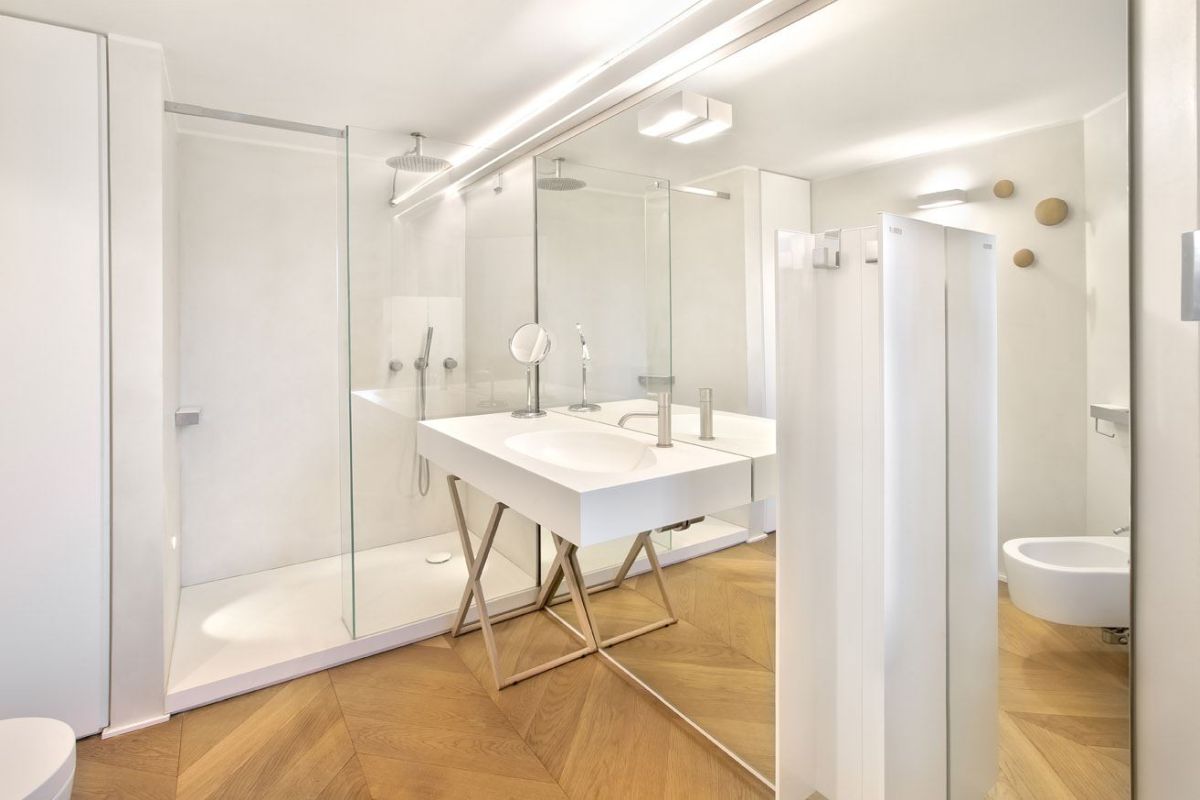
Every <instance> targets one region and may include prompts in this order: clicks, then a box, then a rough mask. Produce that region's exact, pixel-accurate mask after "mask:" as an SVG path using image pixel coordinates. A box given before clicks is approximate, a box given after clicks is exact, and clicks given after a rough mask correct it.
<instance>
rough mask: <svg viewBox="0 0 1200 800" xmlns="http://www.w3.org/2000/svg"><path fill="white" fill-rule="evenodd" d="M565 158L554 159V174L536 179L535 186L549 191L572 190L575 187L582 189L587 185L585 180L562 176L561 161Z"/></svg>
mask: <svg viewBox="0 0 1200 800" xmlns="http://www.w3.org/2000/svg"><path fill="white" fill-rule="evenodd" d="M565 160H566V159H563V158H556V159H554V174H553V175H547V176H546V177H544V178H538V179H537V188H539V189H545V190H546V191H549V192H573V191H575V190H576V189H582V188H583V187H585V186H587V183H586V182H585V181H581V180H579V178H564V177H563V174H562V165H563V161H565Z"/></svg>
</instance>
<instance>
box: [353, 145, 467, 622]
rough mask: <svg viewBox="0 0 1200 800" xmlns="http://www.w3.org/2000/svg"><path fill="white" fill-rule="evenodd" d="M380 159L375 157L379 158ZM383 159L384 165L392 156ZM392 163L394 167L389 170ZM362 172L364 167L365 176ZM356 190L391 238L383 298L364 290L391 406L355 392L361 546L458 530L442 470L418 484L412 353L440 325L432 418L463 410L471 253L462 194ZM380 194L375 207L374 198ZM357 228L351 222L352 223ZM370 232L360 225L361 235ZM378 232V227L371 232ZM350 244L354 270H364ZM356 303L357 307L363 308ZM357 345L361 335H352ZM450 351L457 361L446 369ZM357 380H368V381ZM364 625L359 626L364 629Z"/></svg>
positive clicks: (430, 387) (363, 215)
mask: <svg viewBox="0 0 1200 800" xmlns="http://www.w3.org/2000/svg"><path fill="white" fill-rule="evenodd" d="M378 163H379V162H378V161H376V162H375V164H378ZM381 166H384V168H385V169H386V165H381ZM373 167H374V164H372V162H367V163H360V164H356V165H355V174H356V175H363V173H364V172H366V171H367V170H369V169H372V168H373ZM388 172H390V170H388ZM364 177H365V176H364ZM351 185H352V189H353V190H354V191H355V193H356V199H355V203H354V205H355V207H356V208H357V214H356V217H357V224H358V226H359V227H361V226H363V225H372V226H376V227H379V228H381V229H382V231H383V233H385V234H388V235H389V237H390V243H389V245H388V247H387V248H386V249H384V250H380V251H377V254H378V255H379V256H381V257H383V259H384V261H383V266H382V267H380V268H381V269H383V270H384V271H385V273H386V275H387V279H386V281H384V282H382V283H381V284H379V286H380V288H381V289H382V290H383V291H384V292H385V294H383V295H382V296H378V297H365V296H364V295H362V294H359V295H358V296H359V297H360V301H361V302H362V303H364V304H366V305H367V306H368V308H367V312H366V313H368V314H370V313H373V312H372V311H371V307H372V306H377V307H378V308H380V309H382V314H381V318H380V319H381V324H382V327H381V328H380V329H379V331H378V334H377V335H378V336H379V337H380V339H381V340H382V342H381V343H380V344H376V345H371V346H368V347H367V348H365V350H362V351H360V350H356V359H357V361H356V363H360V364H363V363H364V362H366V363H365V369H366V374H367V376H368V378H364V380H367V379H369V378H370V377H371V376H373V377H375V378H376V379H378V378H380V377H382V378H383V383H382V384H380V385H379V386H378V388H380V389H383V390H385V392H386V393H387V396H388V397H389V398H390V400H391V401H392V402H394V405H393V406H392V407H390V408H385V407H383V406H381V405H378V404H376V403H373V402H371V401H369V400H367V399H365V398H363V397H360V396H355V397H354V398H353V399H352V401H351V402H352V403H353V425H354V465H355V474H354V502H355V506H354V533H355V540H354V543H355V548H356V549H357V550H363V549H367V548H371V547H378V546H381V545H387V544H393V543H396V542H402V541H410V540H413V539H420V538H424V537H426V536H431V535H434V534H438V533H445V532H447V531H450V530H453V529H454V515H453V513H452V512H451V508H450V500H449V497H448V495H447V490H446V482H445V474H444V473H443V472H441V471H440V470H438V469H437V468H436V467H433V468H432V469H431V472H430V484H429V489H428V494H427V495H425V496H422V495H421V494H420V492H419V487H418V474H419V470H418V457H417V451H416V425H417V420H418V418H419V415H420V411H419V391H418V385H419V377H420V373H419V372H418V371H417V369H416V368H415V361H416V359H417V357H418V356H419V355H421V353H422V348H423V347H424V341H425V334H426V329H427V328H428V327H429V326H432V327H433V329H434V333H433V341H432V346H431V348H430V356H429V360H430V367H429V369H428V371H427V374H426V381H427V383H426V415H427V417H428V418H429V419H436V418H438V417H446V416H458V415H460V414H463V413H466V403H467V400H466V396H465V392H464V391H463V388H464V383H465V380H466V374H467V371H468V370H467V359H466V353H465V350H466V347H465V342H464V339H463V337H464V331H465V321H464V318H463V315H464V310H465V309H464V304H465V300H464V296H463V294H464V292H463V282H464V279H465V259H466V207H465V204H464V202H463V199H462V198H461V197H460V196H458V195H455V196H453V197H442V196H438V197H437V198H435V199H434V200H432V201H431V202H428V203H425V204H424V205H422V206H420V207H418V208H416V209H413V210H412V211H409V212H407V213H405V214H402V215H399V216H395V217H394V216H393V215H394V214H395V212H394V211H393V210H392V209H391V208H390V207H389V206H388V205H387V203H386V202H385V201H386V196H384V195H380V194H373V193H371V191H370V189H371V188H372V186H371V185H370V184H368V185H367V186H366V187H364V186H362V185H358V184H355V183H353V182H352V184H351ZM372 200H374V201H375V202H374V209H373V211H374V214H372V213H371V211H372V209H371V207H370V206H371V201H372ZM352 227H353V226H352ZM359 235H363V234H361V233H360V234H359ZM367 235H370V236H373V235H375V234H367ZM357 252H358V250H356V249H355V248H354V247H351V259H352V263H351V271H352V276H353V275H357V270H358V264H357V261H355V260H354V259H355V253H357ZM358 312H359V309H358V308H355V309H353V313H355V314H357V313H358ZM355 345H356V348H357V345H358V343H357V342H356V343H355ZM365 352H370V353H371V354H373V357H377V358H381V359H382V360H383V361H384V362H385V364H386V362H388V361H391V360H393V359H395V360H397V361H400V362H402V363H403V367H402V368H401V369H400V370H399V371H395V372H393V371H390V370H387V369H385V370H383V371H382V372H380V371H378V370H376V369H374V368H373V367H372V366H371V365H370V363H369V362H367V361H366V359H367V358H369V357H372V356H367V355H365V354H364V353H365ZM446 358H454V359H455V360H456V361H457V362H458V364H459V366H458V367H457V368H455V369H452V370H447V369H446V368H445V367H444V366H443V361H444V359H446ZM356 384H358V385H359V386H360V387H363V388H365V385H364V384H360V383H358V381H357V380H356ZM360 633H361V631H360Z"/></svg>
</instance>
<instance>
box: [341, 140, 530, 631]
mask: <svg viewBox="0 0 1200 800" xmlns="http://www.w3.org/2000/svg"><path fill="white" fill-rule="evenodd" d="M476 152H478V151H477V150H476V149H474V148H469V147H466V146H463V145H457V144H453V143H450V142H443V141H438V140H433V139H425V138H422V139H420V140H418V139H416V138H414V137H413V136H412V135H410V134H397V133H391V132H383V131H374V130H369V129H363V128H353V127H352V128H350V129H349V130H348V135H347V155H346V167H347V169H346V181H347V186H348V193H347V207H346V229H347V245H348V252H349V262H348V269H347V273H346V278H347V287H348V296H347V300H348V303H347V306H348V313H347V318H346V320H345V322H346V326H347V328H346V329H347V339H348V341H347V348H346V350H345V353H346V359H347V363H348V376H347V385H346V389H347V392H346V397H347V414H346V416H347V424H346V429H345V430H344V434H345V435H347V436H348V438H349V441H350V448H349V452H350V459H349V465H348V470H347V472H348V476H347V479H346V480H347V482H348V484H349V486H348V492H347V496H348V498H349V502H348V504H347V507H346V508H345V509H344V511H343V516H344V519H346V520H347V521H348V522H349V526H350V531H351V537H350V538H351V541H350V543H349V544H350V547H349V549H348V553H349V555H348V557H347V558H346V564H345V570H344V576H343V586H344V592H343V594H344V596H345V597H346V599H347V605H348V607H349V609H348V610H349V612H350V613H349V614H348V616H350V617H351V618H352V624H353V631H354V635H355V636H356V637H362V636H365V635H370V634H374V633H379V632H381V631H385V630H389V629H393V628H400V627H409V626H413V630H414V634H413V638H419V636H421V635H422V631H426V630H427V631H428V633H425V634H424V635H429V634H432V633H436V632H438V631H440V630H443V629H444V628H445V627H446V626H447V624H448V621H449V617H450V615H451V614H452V612H453V611H454V610H455V609H456V608H457V605H458V602H459V599H460V598H461V595H462V589H463V585H464V582H465V580H466V578H467V570H466V566H465V560H464V557H463V553H462V545H461V537H460V533H459V531H458V528H457V524H456V519H455V516H454V513H453V511H452V506H451V502H450V495H449V489H448V485H447V482H446V474H445V473H444V472H442V471H441V470H440V469H439V468H438V467H437V465H435V464H431V463H429V462H428V461H427V460H425V459H424V458H422V457H421V455H420V454H419V453H418V451H417V429H418V425H419V423H420V422H421V421H423V420H427V419H438V418H444V417H455V416H462V415H466V414H479V413H492V412H501V411H505V410H506V409H508V408H510V407H512V404H513V402H514V401H515V400H516V399H517V398H518V397H519V398H521V399H522V400H523V397H524V394H523V384H521V381H520V378H519V377H518V376H517V375H516V372H517V371H516V370H515V369H513V368H514V367H515V366H516V365H515V364H512V363H511V359H509V358H508V356H507V348H506V343H507V337H508V335H509V334H510V333H511V330H510V329H508V327H507V326H508V325H510V324H511V325H512V327H513V328H515V326H516V324H517V323H518V322H523V321H528V320H529V319H532V314H533V311H532V306H533V293H532V286H533V281H532V274H533V261H532V229H533V220H532V188H531V182H526V183H524V184H523V183H522V181H521V180H520V176H519V174H515V175H514V174H509V175H506V176H505V179H504V181H503V184H502V185H503V188H502V191H499V192H497V191H494V188H495V187H494V185H493V182H492V181H489V180H487V179H485V181H484V182H481V183H480V184H478V185H476V186H473V187H467V188H466V189H465V190H464V191H462V192H453V193H449V194H447V193H445V192H443V193H439V194H437V195H434V196H433V197H432V198H430V199H429V200H427V201H425V202H422V203H420V204H419V205H414V204H413V203H412V202H411V199H410V198H411V197H412V196H413V195H414V193H415V192H417V191H419V190H420V187H421V186H422V185H423V184H424V183H425V182H427V181H429V180H431V179H436V178H437V177H438V175H439V173H440V172H441V171H444V169H445V168H446V166H447V165H448V164H449V165H452V164H455V163H459V162H461V161H462V160H463V158H465V157H466V156H468V155H471V154H473V153H476ZM439 160H440V161H439ZM439 168H440V169H439ZM527 177H529V176H527ZM530 181H531V179H530ZM523 211H524V213H522V212H523ZM522 235H523V237H524V240H525V242H526V248H525V251H526V253H528V257H525V258H523V257H522V249H521V246H520V245H521V238H522ZM504 293H507V297H506V295H505V294H504ZM500 301H505V302H500ZM498 312H502V313H498ZM506 317H511V319H507V318H506ZM460 491H461V492H462V494H463V502H464V512H465V515H466V518H467V523H468V529H469V534H468V535H469V536H470V537H472V542H473V543H474V544H475V546H477V540H475V539H474V538H473V537H474V534H475V531H477V530H482V524H483V522H482V521H481V518H484V517H486V515H487V513H488V512H489V511H490V508H491V505H492V501H491V499H490V498H486V497H484V496H483V495H481V494H480V493H478V492H476V491H474V490H473V489H472V488H470V487H466V486H463V485H461V484H460ZM536 561H537V559H536V537H535V535H534V533H533V527H532V524H531V523H529V522H528V521H524V520H522V519H520V518H519V517H518V516H517V515H516V514H511V513H510V514H509V515H508V516H507V517H506V519H505V524H504V525H503V526H502V527H501V530H500V532H499V534H498V535H497V541H496V545H495V554H494V555H493V557H492V558H491V559H490V560H489V562H488V565H487V569H486V570H485V572H484V575H483V583H484V588H485V591H486V592H487V593H488V596H489V599H490V598H492V597H496V598H498V600H497V603H496V605H497V607H498V608H500V609H503V608H504V607H505V605H506V604H507V603H508V602H509V599H510V598H517V599H520V598H522V597H523V596H524V595H525V594H528V593H530V592H531V591H532V589H533V587H534V586H535V584H536V577H537V575H536ZM513 602H514V603H515V602H516V601H515V600H513Z"/></svg>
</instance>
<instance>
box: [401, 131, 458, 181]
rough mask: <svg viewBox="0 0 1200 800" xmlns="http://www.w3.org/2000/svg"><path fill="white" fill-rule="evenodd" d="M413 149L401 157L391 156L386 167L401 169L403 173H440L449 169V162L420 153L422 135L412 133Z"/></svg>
mask: <svg viewBox="0 0 1200 800" xmlns="http://www.w3.org/2000/svg"><path fill="white" fill-rule="evenodd" d="M412 137H413V148H412V150H409V151H408V152H407V153H405V154H404V155H402V156H392V157H391V158H389V159H388V160H387V165H388V166H389V167H391V168H392V169H402V170H404V171H405V172H442V171H444V170H448V169H450V166H451V165H450V162H449V161H447V160H446V159H444V158H438V157H437V156H427V155H425V154H424V153H422V152H421V141H422V140H423V139H424V138H425V136H424V135H423V134H420V133H414V134H412Z"/></svg>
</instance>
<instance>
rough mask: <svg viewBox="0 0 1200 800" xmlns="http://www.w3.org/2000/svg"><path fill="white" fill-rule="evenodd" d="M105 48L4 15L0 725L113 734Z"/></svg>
mask: <svg viewBox="0 0 1200 800" xmlns="http://www.w3.org/2000/svg"><path fill="white" fill-rule="evenodd" d="M103 59H104V42H103V40H102V39H101V38H100V37H98V36H95V35H93V34H90V33H83V32H80V31H74V30H67V29H65V28H58V27H53V26H50V25H43V24H39V23H35V22H28V21H25V20H17V19H12V18H9V17H0V109H3V112H2V113H0V275H2V276H3V283H2V288H3V290H2V291H0V364H2V365H3V371H4V375H3V380H0V430H2V432H3V433H2V436H0V439H2V441H3V446H2V447H0V541H2V542H3V555H0V717H12V716H47V717H55V718H58V719H61V720H63V721H65V722H67V723H68V724H70V725H71V727H72V728H74V730H75V733H76V735H78V736H83V735H86V734H91V733H95V732H96V731H98V730H100V729H101V728H103V727H104V726H105V725H106V724H107V721H108V621H109V603H108V514H109V510H108V506H109V504H108V446H107V439H108V429H107V417H108V385H107V379H106V375H107V361H106V352H107V335H106V329H107V319H106V294H107V285H106V264H105V257H104V253H105V249H106V248H105V239H104V231H105V227H106V223H105V217H104V214H105V202H106V197H105V194H106V188H105V181H104V173H103V169H104V153H105V143H104V135H103V131H104V116H103V115H104V108H105V104H104V95H103V87H104V81H103V76H104V72H103Z"/></svg>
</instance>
